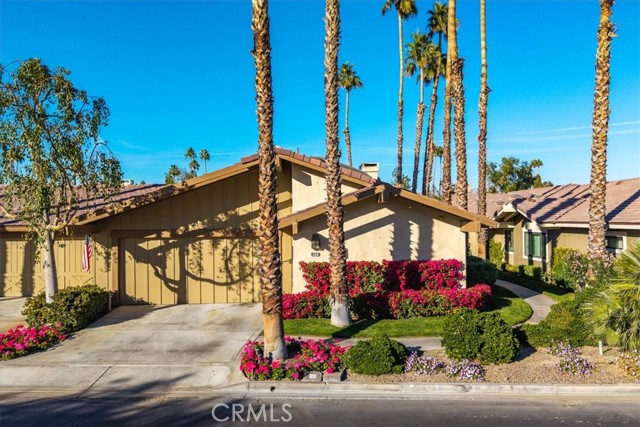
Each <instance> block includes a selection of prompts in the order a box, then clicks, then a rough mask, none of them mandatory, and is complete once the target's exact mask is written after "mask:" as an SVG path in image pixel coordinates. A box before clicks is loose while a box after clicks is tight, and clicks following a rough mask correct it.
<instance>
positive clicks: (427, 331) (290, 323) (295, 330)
mask: <svg viewBox="0 0 640 427" xmlns="http://www.w3.org/2000/svg"><path fill="white" fill-rule="evenodd" d="M492 291H493V295H494V299H493V304H492V308H491V309H490V310H489V311H498V312H499V313H500V315H501V316H502V318H503V319H504V320H505V322H507V323H509V324H510V325H515V324H517V323H522V322H524V321H525V320H527V319H528V318H529V317H531V313H532V312H531V307H529V305H528V304H527V303H526V302H524V301H523V300H522V299H521V298H518V297H517V296H516V295H515V294H513V293H511V292H509V291H508V290H506V289H503V288H500V287H497V286H496V287H492ZM443 321H444V317H417V318H414V319H398V320H395V319H378V320H360V321H358V322H355V323H353V324H352V325H350V326H348V327H346V328H337V327H335V326H331V323H330V320H329V319H293V320H285V321H284V333H285V334H286V335H290V336H293V337H297V336H305V337H325V338H329V337H332V338H351V337H357V338H373V337H376V336H381V335H385V334H386V335H388V336H390V337H434V336H440V335H442V324H443Z"/></svg>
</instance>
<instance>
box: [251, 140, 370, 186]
mask: <svg viewBox="0 0 640 427" xmlns="http://www.w3.org/2000/svg"><path fill="white" fill-rule="evenodd" d="M276 154H277V155H278V156H281V157H283V158H285V159H287V158H288V159H293V160H297V161H299V162H303V163H308V164H309V165H312V166H317V167H320V168H323V169H326V168H327V164H326V162H325V160H324V159H323V158H321V157H310V156H306V155H304V154H300V153H297V152H295V151H292V150H287V149H285V148H281V147H276ZM256 160H258V154H252V155H250V156H247V157H243V158H242V159H241V160H240V161H241V162H242V163H248V162H253V161H256ZM340 169H341V171H342V175H344V176H347V177H350V178H353V179H356V180H359V181H363V182H365V183H368V184H375V183H376V182H378V180H377V179H376V178H372V177H371V176H370V175H368V174H366V173H364V172H362V171H361V170H360V169H357V168H354V167H351V166H348V165H345V164H341V165H340Z"/></svg>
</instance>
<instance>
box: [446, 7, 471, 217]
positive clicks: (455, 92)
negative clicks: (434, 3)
mask: <svg viewBox="0 0 640 427" xmlns="http://www.w3.org/2000/svg"><path fill="white" fill-rule="evenodd" d="M456 24H457V20H456V0H449V14H448V16H447V37H448V43H447V47H448V52H447V66H448V68H450V71H451V73H450V80H451V82H450V86H451V97H452V100H453V132H454V137H455V152H456V205H457V206H458V207H459V208H462V209H467V144H466V135H465V125H464V87H463V86H462V77H463V76H462V67H463V65H464V60H463V59H462V58H459V57H458V43H457V37H456V33H457V28H456V27H457V25H456Z"/></svg>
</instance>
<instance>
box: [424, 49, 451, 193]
mask: <svg viewBox="0 0 640 427" xmlns="http://www.w3.org/2000/svg"><path fill="white" fill-rule="evenodd" d="M429 52H430V53H429V58H430V59H429V66H428V68H427V70H428V72H427V75H428V76H429V78H430V80H431V81H432V82H433V85H432V88H431V105H430V106H429V121H428V123H427V139H426V142H425V144H426V146H425V156H424V175H423V179H422V194H424V195H427V194H428V192H429V186H430V182H431V169H432V168H433V157H434V149H435V144H434V142H433V126H434V124H435V115H436V106H437V104H438V83H439V81H440V77H441V76H443V75H444V70H445V68H446V66H447V56H446V55H444V54H442V52H441V50H440V49H439V48H438V47H437V46H436V45H434V44H433V43H431V46H430V49H429Z"/></svg>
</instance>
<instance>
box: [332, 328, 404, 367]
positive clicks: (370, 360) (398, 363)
mask: <svg viewBox="0 0 640 427" xmlns="http://www.w3.org/2000/svg"><path fill="white" fill-rule="evenodd" d="M343 360H344V362H345V364H346V365H347V369H349V370H350V371H353V372H355V373H357V374H365V375H384V374H400V373H402V372H403V370H404V364H405V362H406V361H407V348H406V347H405V346H404V345H403V344H402V343H399V342H398V341H396V340H392V339H390V338H389V337H388V336H382V337H375V338H373V339H371V340H369V341H360V342H358V343H357V344H356V345H354V346H353V347H351V349H350V350H349V351H348V352H347V353H346V354H345V356H344V359H343Z"/></svg>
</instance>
